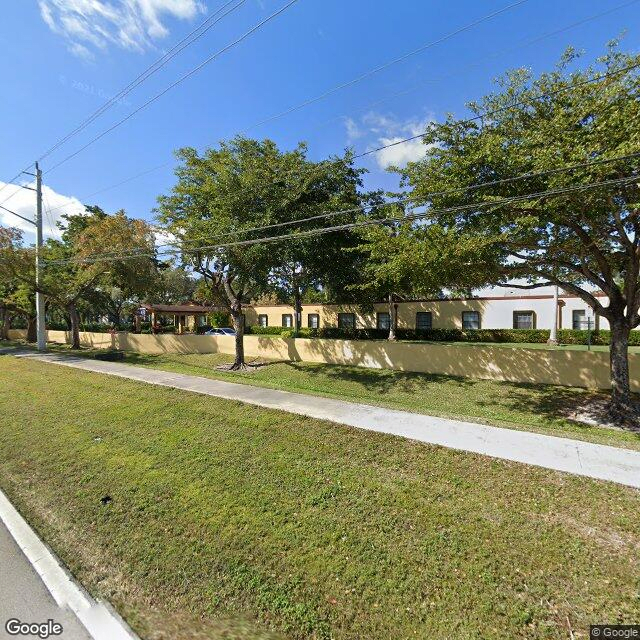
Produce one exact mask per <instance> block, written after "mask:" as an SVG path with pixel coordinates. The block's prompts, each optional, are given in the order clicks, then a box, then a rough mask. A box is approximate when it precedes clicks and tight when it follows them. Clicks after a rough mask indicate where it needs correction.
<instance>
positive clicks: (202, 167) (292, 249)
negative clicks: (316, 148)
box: [158, 137, 360, 368]
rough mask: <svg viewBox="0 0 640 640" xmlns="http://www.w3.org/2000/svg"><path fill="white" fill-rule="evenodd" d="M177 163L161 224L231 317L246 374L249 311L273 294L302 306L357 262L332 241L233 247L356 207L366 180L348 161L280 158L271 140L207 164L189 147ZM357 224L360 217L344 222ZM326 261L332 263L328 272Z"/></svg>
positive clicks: (239, 142)
mask: <svg viewBox="0 0 640 640" xmlns="http://www.w3.org/2000/svg"><path fill="white" fill-rule="evenodd" d="M177 155H178V159H179V162H180V164H179V166H178V168H177V169H176V175H177V178H178V181H177V184H176V185H175V187H174V188H173V191H172V193H171V194H169V195H167V196H161V197H160V198H159V207H158V216H159V219H160V221H161V222H162V223H163V224H165V225H166V226H167V229H168V230H169V231H170V232H171V233H173V234H174V235H175V236H177V237H178V238H180V239H181V242H182V248H183V252H184V254H183V255H184V258H185V261H186V262H188V263H189V264H190V265H191V267H192V268H193V269H194V270H195V271H196V272H198V273H200V274H201V275H202V276H203V277H204V279H205V281H206V283H207V285H208V286H209V287H210V289H211V292H212V293H211V298H212V301H213V302H216V303H218V304H224V305H225V306H226V307H227V308H228V309H229V312H230V314H231V316H232V318H233V324H234V328H235V331H236V356H235V362H234V364H233V367H234V368H242V367H244V366H246V365H245V362H244V342H243V335H244V321H243V313H242V305H243V304H246V303H248V302H249V301H250V300H251V299H253V298H255V297H257V296H259V295H261V294H264V293H267V292H269V291H272V290H273V289H280V290H281V291H286V292H287V293H288V295H290V296H291V298H292V299H293V300H294V301H295V300H298V301H299V300H300V297H301V296H302V295H303V294H304V291H305V289H306V288H309V287H312V286H314V285H315V283H316V282H318V281H319V280H321V279H322V275H323V274H328V271H329V270H328V264H329V263H330V261H331V260H335V261H336V265H335V266H336V273H338V272H339V271H340V272H343V271H344V269H343V268H342V267H341V266H340V263H339V262H338V261H340V260H348V259H349V257H348V255H346V254H345V255H344V256H343V255H342V253H341V252H338V251H336V250H335V249H334V248H333V247H335V246H338V243H340V242H343V243H344V242H345V240H344V238H337V237H336V236H334V237H333V242H334V243H335V244H334V245H331V244H330V243H329V242H328V241H325V240H322V241H317V242H316V244H313V243H306V241H305V242H302V241H301V240H297V241H295V243H292V242H290V241H287V244H286V245H285V243H264V244H263V243H259V244H234V243H238V242H241V241H246V240H255V239H257V238H260V237H264V236H266V235H277V234H278V233H287V234H288V233H297V232H299V231H301V230H308V229H310V228H312V227H311V226H310V225H309V223H304V224H303V223H301V224H299V225H292V226H289V225H287V226H284V227H279V226H276V227H273V228H271V229H268V230H263V231H262V232H258V233H256V232H251V231H250V230H251V229H255V228H256V227H264V226H267V225H280V224H281V223H283V222H287V223H288V222H290V221H292V220H296V219H300V218H305V217H308V216H309V215H312V214H313V213H319V212H320V211H326V210H327V209H329V210H334V211H336V210H339V209H341V208H344V207H345V206H347V207H348V206H352V205H357V204H358V203H359V202H360V197H359V195H358V187H359V185H360V182H359V176H360V172H359V171H357V170H355V169H353V168H352V166H351V161H350V158H349V157H346V158H332V159H329V160H327V161H325V162H320V163H312V162H310V161H308V160H307V158H306V148H305V147H304V145H299V146H298V147H297V148H295V149H294V150H292V151H280V150H279V149H278V147H277V146H276V144H275V143H274V142H272V141H270V140H264V141H258V140H250V139H246V138H242V137H237V138H235V139H233V140H231V141H228V142H223V143H221V144H220V146H219V147H218V148H215V149H208V150H207V151H206V152H205V153H204V154H203V155H199V154H198V153H197V151H196V150H195V149H191V148H187V149H181V150H180V151H178V154H177ZM354 216H355V212H352V213H351V214H341V216H336V219H337V220H347V219H353V218H354ZM319 224H326V222H325V221H323V222H317V223H316V225H319ZM216 243H219V246H215V245H216ZM314 247H315V252H316V255H312V254H313V251H314ZM330 247H331V249H330ZM323 252H324V253H323ZM323 259H324V261H325V264H324V265H320V262H321V261H322V260H323ZM334 284H335V283H334ZM298 306H299V302H298ZM296 315H297V314H296Z"/></svg>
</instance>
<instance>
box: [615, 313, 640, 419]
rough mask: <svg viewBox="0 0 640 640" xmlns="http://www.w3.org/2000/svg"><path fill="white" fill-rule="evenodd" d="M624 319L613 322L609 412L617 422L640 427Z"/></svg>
mask: <svg viewBox="0 0 640 640" xmlns="http://www.w3.org/2000/svg"><path fill="white" fill-rule="evenodd" d="M630 332H631V330H630V328H629V326H628V324H627V323H626V322H624V321H622V322H620V321H619V322H615V323H612V324H611V347H610V351H609V358H610V362H611V405H610V409H609V413H610V416H611V418H613V420H614V421H615V422H617V423H620V424H626V425H630V426H633V427H636V428H639V427H640V420H639V416H638V413H637V409H636V408H635V407H634V405H633V401H632V399H631V387H630V384H629V333H630Z"/></svg>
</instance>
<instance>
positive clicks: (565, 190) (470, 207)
mask: <svg viewBox="0 0 640 640" xmlns="http://www.w3.org/2000/svg"><path fill="white" fill-rule="evenodd" d="M638 179H639V176H638V175H632V176H625V177H623V178H616V179H612V180H604V181H601V182H595V183H588V184H580V185H574V186H571V187H562V188H558V189H548V190H545V191H540V192H537V193H530V194H523V195H519V196H511V197H508V198H502V199H500V200H492V201H488V202H475V203H469V204H465V205H458V206H456V207H448V208H445V209H433V210H429V211H426V212H424V213H414V214H409V215H407V216H403V217H401V218H398V217H386V218H374V219H370V220H362V221H358V222H352V223H347V224H342V225H336V226H333V227H321V228H319V229H311V230H308V231H300V232H296V233H287V234H283V235H279V236H268V237H266V238H254V239H249V240H238V241H234V242H228V243H220V244H213V245H208V246H200V247H198V248H194V249H184V250H178V249H176V250H171V251H169V250H165V251H161V252H156V253H153V254H151V253H149V254H143V253H135V254H121V255H119V256H111V257H104V258H100V257H87V258H71V259H64V260H50V261H47V263H48V264H68V263H71V262H74V263H78V264H91V263H95V262H103V261H104V262H112V261H114V260H123V259H135V258H143V257H148V258H157V257H158V256H159V255H179V254H184V253H200V252H202V251H209V250H213V249H227V248H231V247H239V246H249V245H255V244H265V243H271V242H279V241H286V240H291V239H294V240H296V239H299V238H306V237H312V236H316V235H324V234H327V233H335V232H338V231H348V230H351V229H357V228H361V227H366V226H374V225H381V224H387V223H403V222H407V221H412V220H419V219H421V218H425V217H427V216H434V215H443V214H450V213H462V212H465V211H474V210H477V209H479V208H483V207H501V206H504V205H507V204H512V203H517V202H524V201H527V200H532V199H538V198H547V197H553V196H558V195H566V194H569V193H576V192H583V191H588V190H590V189H595V188H599V187H607V186H614V185H619V184H625V183H629V182H633V181H637V180H638ZM387 204H390V203H387Z"/></svg>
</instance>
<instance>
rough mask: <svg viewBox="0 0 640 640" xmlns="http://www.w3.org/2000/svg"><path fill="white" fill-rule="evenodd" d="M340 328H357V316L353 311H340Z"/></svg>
mask: <svg viewBox="0 0 640 640" xmlns="http://www.w3.org/2000/svg"><path fill="white" fill-rule="evenodd" d="M338 328H339V329H355V328H356V316H355V314H353V313H339V314H338Z"/></svg>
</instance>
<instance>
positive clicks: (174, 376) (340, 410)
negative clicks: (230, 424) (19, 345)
mask: <svg viewBox="0 0 640 640" xmlns="http://www.w3.org/2000/svg"><path fill="white" fill-rule="evenodd" d="M9 353H11V354H12V355H15V356H18V357H24V358H31V359H35V360H40V361H43V362H48V363H52V364H58V365H64V366H67V367H74V368H77V369H84V370H86V371H93V372H96V373H103V374H107V375H114V376H119V377H121V378H128V379H131V380H137V381H139V382H146V383H149V384H156V385H161V386H166V387H173V388H175V389H183V390H185V391H192V392H195V393H201V394H206V395H210V396H216V397H219V398H227V399H230V400H238V401H240V402H246V403H248V404H253V405H257V406H260V407H267V408H269V409H279V410H281V411H288V412H290V413H295V414H299V415H304V416H309V417H312V418H318V419H321V420H330V421H332V422H337V423H340V424H346V425H350V426H352V427H357V428H359V429H366V430H369V431H378V432H381V433H389V434H392V435H396V436H401V437H404V438H411V439H413V440H417V441H419V442H426V443H429V444H437V445H440V446H443V447H449V448H452V449H459V450H462V451H469V452H473V453H480V454H483V455H487V456H492V457H495V458H502V459H504V460H512V461H515V462H522V463H525V464H531V465H535V466H539V467H545V468H547V469H553V470H556V471H564V472H567V473H572V474H576V475H581V476H588V477H591V478H598V479H600V480H609V481H611V482H616V483H619V484H624V485H629V486H631V487H635V488H640V451H631V450H628V449H620V448H617V447H609V446H606V445H600V444H592V443H589V442H583V441H581V440H571V439H568V438H558V437H555V436H547V435H543V434H538V433H531V432H528V431H516V430H514V429H503V428H500V427H491V426H486V425H481V424H474V423H472V422H462V421H459V420H449V419H445V418H436V417H432V416H427V415H422V414H416V413H409V412H406V411H397V410H394V409H385V408H382V407H375V406H371V405H366V404H357V403H353V402H346V401H342V400H333V399H330V398H323V397H318V396H309V395H304V394H299V393H292V392H289V391H277V390H274V389H265V388H261V387H254V386H251V385H248V384H237V383H232V382H223V381H220V380H212V379H209V378H200V377H198V376H190V375H185V374H180V373H171V372H166V371H160V370H157V369H147V368H143V367H136V366H133V365H129V364H122V363H118V362H105V361H100V360H91V359H87V358H80V357H74V356H67V355H61V354H53V353H49V354H40V353H37V352H33V351H12V352H9Z"/></svg>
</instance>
